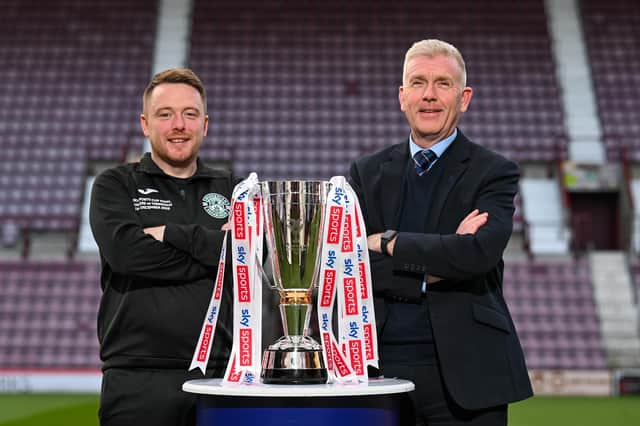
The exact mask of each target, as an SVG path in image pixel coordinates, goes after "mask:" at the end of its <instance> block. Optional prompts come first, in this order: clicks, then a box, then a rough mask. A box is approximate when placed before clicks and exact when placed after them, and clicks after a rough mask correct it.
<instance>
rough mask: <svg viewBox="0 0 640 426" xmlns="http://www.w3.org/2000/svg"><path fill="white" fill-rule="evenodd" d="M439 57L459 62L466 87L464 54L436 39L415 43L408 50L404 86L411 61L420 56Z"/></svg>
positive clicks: (405, 56)
mask: <svg viewBox="0 0 640 426" xmlns="http://www.w3.org/2000/svg"><path fill="white" fill-rule="evenodd" d="M437 55H444V56H448V57H451V58H453V59H455V60H456V62H458V65H460V70H461V71H462V72H461V77H462V81H461V83H462V87H464V86H466V85H467V67H466V65H465V63H464V59H463V58H462V54H461V53H460V51H459V50H458V49H457V48H456V47H455V46H454V45H452V44H450V43H447V42H446V41H442V40H438V39H435V38H431V39H427V40H420V41H416V42H415V43H413V46H411V47H410V48H409V50H407V53H406V54H405V55H404V65H403V67H402V84H405V83H406V82H405V79H406V77H407V64H408V63H409V61H410V60H412V59H414V58H417V57H420V56H427V57H433V56H437Z"/></svg>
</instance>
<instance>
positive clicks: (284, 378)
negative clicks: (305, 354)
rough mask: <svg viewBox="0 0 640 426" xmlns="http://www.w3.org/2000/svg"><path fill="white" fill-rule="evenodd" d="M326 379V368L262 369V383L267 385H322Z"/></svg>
mask: <svg viewBox="0 0 640 426" xmlns="http://www.w3.org/2000/svg"><path fill="white" fill-rule="evenodd" d="M327 379H328V377H327V370H326V369H324V368H323V369H319V368H310V369H300V368H297V369H296V368H291V369H289V368H286V369H285V368H274V369H271V370H269V369H264V370H262V383H265V384H268V385H322V384H325V383H327Z"/></svg>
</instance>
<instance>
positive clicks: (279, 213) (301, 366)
mask: <svg viewBox="0 0 640 426" xmlns="http://www.w3.org/2000/svg"><path fill="white" fill-rule="evenodd" d="M260 186H261V187H260V189H261V192H262V203H263V212H264V224H265V232H264V235H265V237H266V241H267V247H268V249H269V255H270V258H271V268H272V275H273V281H272V282H273V284H272V285H273V287H274V288H275V289H277V290H278V292H279V294H280V304H279V307H280V317H281V319H282V325H283V328H284V336H283V337H281V338H280V339H278V340H277V341H276V342H275V343H274V344H272V345H270V346H269V347H268V348H267V350H265V353H264V357H263V359H262V381H263V383H278V384H297V383H300V384H310V383H326V381H327V370H326V368H325V366H324V361H323V358H322V347H321V346H320V345H319V344H318V343H317V342H316V341H315V340H314V339H313V338H311V337H310V336H309V321H310V319H311V311H312V300H313V291H314V289H315V288H316V287H317V280H318V271H319V269H320V265H319V259H320V253H321V249H322V244H321V239H322V229H323V221H324V209H325V205H326V197H327V194H328V192H329V182H325V181H270V182H261V183H260Z"/></svg>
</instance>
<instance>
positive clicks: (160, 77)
mask: <svg viewBox="0 0 640 426" xmlns="http://www.w3.org/2000/svg"><path fill="white" fill-rule="evenodd" d="M164 83H174V84H175V83H182V84H186V85H188V86H191V87H193V88H194V89H196V90H197V91H198V93H200V97H201V98H202V104H203V106H204V113H205V114H206V113H207V91H206V90H205V89H204V85H203V84H202V80H200V77H198V76H197V74H196V73H195V72H193V71H192V70H190V69H189V68H169V69H167V70H164V71H161V72H159V73H157V74H156V75H154V76H153V78H152V79H151V81H150V82H149V84H148V85H147V87H146V88H145V89H144V94H143V95H142V110H143V111H146V110H147V103H148V102H149V98H151V93H152V92H153V89H155V88H156V87H158V86H159V85H161V84H164Z"/></svg>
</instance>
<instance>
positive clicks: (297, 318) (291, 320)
mask: <svg viewBox="0 0 640 426" xmlns="http://www.w3.org/2000/svg"><path fill="white" fill-rule="evenodd" d="M311 300H312V299H311V294H310V293H309V291H307V290H290V291H281V292H280V318H281V319H282V326H283V328H284V334H285V335H286V336H306V335H307V333H308V330H309V321H310V319H311Z"/></svg>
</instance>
